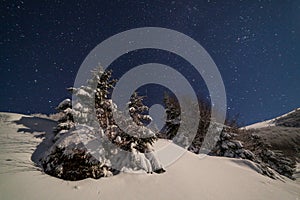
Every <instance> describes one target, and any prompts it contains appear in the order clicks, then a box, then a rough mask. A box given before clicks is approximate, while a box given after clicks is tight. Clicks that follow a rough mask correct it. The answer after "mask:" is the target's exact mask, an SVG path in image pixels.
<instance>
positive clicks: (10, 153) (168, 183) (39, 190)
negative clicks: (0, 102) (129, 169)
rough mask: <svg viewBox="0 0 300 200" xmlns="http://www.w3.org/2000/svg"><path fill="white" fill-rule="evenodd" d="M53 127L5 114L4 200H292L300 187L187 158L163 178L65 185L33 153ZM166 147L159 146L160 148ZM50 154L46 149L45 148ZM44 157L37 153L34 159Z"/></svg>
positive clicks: (239, 167) (245, 168) (215, 160)
mask: <svg viewBox="0 0 300 200" xmlns="http://www.w3.org/2000/svg"><path fill="white" fill-rule="evenodd" d="M54 124H55V123H54V122H51V121H50V120H47V119H41V118H36V117H30V116H24V115H18V114H11V113H0V144H1V145H0V199H1V200H6V199H30V200H35V199H44V200H46V199H51V200H52V199H57V200H60V199H64V200H68V199H70V200H76V199H90V200H94V199H101V200H102V199H104V200H105V199H110V200H111V199H112V200H113V199H130V200H135V199H137V200H140V199H145V200H150V199H151V200H152V199H174V200H176V199H188V200H190V199H197V200H198V199H203V200H206V199H213V200H218V199H226V200H227V199H231V200H234V199H246V200H247V199H249V200H250V199H256V200H257V199H264V200H265V199H272V200H276V199H278V200H279V199H280V200H282V199H285V200H288V199H291V200H296V199H299V198H300V185H299V184H297V183H296V182H293V181H290V180H288V179H285V178H283V180H284V181H280V180H273V179H270V178H268V177H265V176H262V175H260V174H258V173H257V172H256V171H255V167H253V165H252V163H251V162H250V161H245V160H238V159H230V158H221V157H204V158H202V159H200V158H199V157H197V156H196V155H195V154H192V153H190V152H186V153H185V154H184V155H183V156H182V157H181V158H180V159H179V160H178V161H177V162H175V163H174V164H173V165H171V166H170V167H168V168H167V172H166V173H164V174H126V173H121V174H119V175H116V176H113V177H109V178H101V179H99V180H94V179H85V180H82V181H76V182H70V181H63V180H61V179H57V178H54V177H50V176H48V175H46V174H43V173H42V172H41V171H39V170H38V168H36V167H34V162H32V158H31V156H32V153H33V152H34V151H35V149H36V146H37V145H39V143H40V142H41V141H42V139H43V135H44V134H50V132H51V129H52V127H53V126H54ZM165 143H166V141H163V140H160V141H159V144H158V145H157V146H162V145H164V144H165ZM44 147H45V148H47V143H45V146H44ZM39 156H41V154H39V153H37V155H35V156H34V159H37V157H39Z"/></svg>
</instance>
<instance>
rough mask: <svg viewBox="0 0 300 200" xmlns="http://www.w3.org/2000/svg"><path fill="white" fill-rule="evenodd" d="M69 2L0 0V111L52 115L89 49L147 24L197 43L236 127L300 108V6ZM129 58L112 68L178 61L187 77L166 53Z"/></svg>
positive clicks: (283, 3) (295, 3) (282, 3)
mask: <svg viewBox="0 0 300 200" xmlns="http://www.w3.org/2000/svg"><path fill="white" fill-rule="evenodd" d="M68 2H69V1H35V2H31V1H25V0H24V1H9V0H8V1H3V0H2V1H1V3H0V15H1V18H0V24H1V26H0V34H1V37H0V51H1V52H0V76H1V79H0V80H1V81H0V83H1V85H0V94H1V96H0V111H9V112H18V113H53V112H55V110H54V107H55V106H56V105H57V104H58V103H59V102H60V101H61V100H63V99H64V98H65V97H68V96H70V94H68V92H67V91H66V90H65V88H66V87H69V86H72V85H73V82H74V79H75V76H76V73H77V70H78V69H79V67H80V64H81V63H82V61H83V60H84V58H85V57H86V56H87V54H88V53H89V52H90V51H91V50H92V49H93V48H94V47H95V46H96V45H98V44H99V43H100V42H102V41H103V40H105V39H107V38H108V37H110V36H112V35H114V34H116V33H119V32H122V31H125V30H128V29H132V28H137V27H145V26H155V27H165V28H169V29H174V30H177V31H180V32H182V33H184V34H186V35H188V36H190V37H192V38H193V39H195V40H196V41H198V42H199V43H200V44H201V45H202V46H203V47H204V48H205V49H206V50H207V52H208V53H209V54H210V55H211V57H212V58H213V60H214V61H215V63H216V65H217V66H218V68H219V70H220V72H221V75H222V77H223V81H224V84H225V87H226V93H227V98H228V112H229V114H232V115H233V114H236V113H240V115H241V118H240V121H241V122H243V123H245V124H249V123H252V122H256V121H260V120H264V119H267V118H272V117H274V116H277V115H279V114H282V113H285V112H287V111H290V110H292V109H294V108H297V107H300V101H299V99H300V56H299V55H300V23H299V22H300V1H298V0H294V1H288V0H287V1H271V0H269V1H236V0H234V1H213V0H211V1H196V0H194V1H187V0H184V1H183V0H181V1H77V2H76V1H72V3H68ZM70 2H71V1H70ZM142 53H143V52H142ZM134 56H135V54H134V53H133V54H131V58H130V59H129V60H131V61H127V62H126V59H125V60H124V59H123V60H122V61H120V62H119V63H120V64H124V65H128V64H129V65H130V64H131V63H139V64H141V63H146V62H149V61H151V59H153V60H155V61H156V62H160V63H165V64H172V63H173V65H176V63H177V65H178V63H180V64H182V65H180V67H178V69H179V70H182V71H187V73H188V70H185V69H188V67H189V66H188V64H187V65H185V64H184V61H178V62H177V58H176V57H174V56H172V55H168V54H166V53H164V52H153V51H152V52H151V51H149V52H145V53H144V56H138V57H137V56H136V57H134ZM137 58H138V59H137ZM150 58H151V59H150ZM143 59H145V60H143ZM132 60H136V61H135V62H133V61H132ZM199 79H200V78H199ZM198 90H201V89H199V88H198Z"/></svg>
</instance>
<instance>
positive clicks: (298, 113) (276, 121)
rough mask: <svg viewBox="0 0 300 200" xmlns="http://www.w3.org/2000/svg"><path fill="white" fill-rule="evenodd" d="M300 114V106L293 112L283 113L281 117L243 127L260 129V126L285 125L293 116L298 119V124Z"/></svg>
mask: <svg viewBox="0 0 300 200" xmlns="http://www.w3.org/2000/svg"><path fill="white" fill-rule="evenodd" d="M299 116H300V108H297V109H295V110H293V111H291V112H288V113H286V114H284V115H281V116H279V117H276V118H273V119H269V120H266V121H262V122H258V123H255V124H251V125H248V126H245V127H243V129H259V128H266V127H272V126H277V125H283V126H284V122H286V121H288V120H289V121H290V119H291V118H293V119H294V121H296V120H297V124H298V123H300V122H299V119H300V118H299ZM293 123H294V124H295V123H296V122H293Z"/></svg>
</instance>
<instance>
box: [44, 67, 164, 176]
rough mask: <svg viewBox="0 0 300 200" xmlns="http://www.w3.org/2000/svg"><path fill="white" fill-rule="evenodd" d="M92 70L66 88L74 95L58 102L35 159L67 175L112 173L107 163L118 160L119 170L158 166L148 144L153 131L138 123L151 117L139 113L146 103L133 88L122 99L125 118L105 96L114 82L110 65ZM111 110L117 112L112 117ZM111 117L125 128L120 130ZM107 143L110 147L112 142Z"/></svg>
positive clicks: (159, 170)
mask: <svg viewBox="0 0 300 200" xmlns="http://www.w3.org/2000/svg"><path fill="white" fill-rule="evenodd" d="M92 73H93V77H92V79H90V80H88V84H87V85H85V86H81V87H79V88H69V89H68V90H70V91H71V92H72V93H73V97H75V99H73V107H72V106H71V100H70V99H66V100H64V101H63V102H62V103H60V104H59V106H58V110H59V111H60V112H61V113H62V114H61V115H62V117H61V119H60V120H59V123H58V125H57V127H56V129H55V134H56V136H55V143H54V144H53V145H52V147H51V148H50V149H49V151H48V153H47V154H46V156H45V157H44V158H43V159H42V160H41V163H42V166H43V168H44V171H45V172H46V173H48V174H50V175H53V176H56V177H60V178H63V179H67V180H79V179H83V178H88V177H92V178H100V177H102V176H110V175H113V174H114V173H117V172H118V170H115V169H113V168H112V167H113V166H112V163H118V165H120V166H119V167H121V170H129V171H135V170H144V171H146V172H148V173H149V172H157V173H162V172H164V169H163V167H162V165H161V164H160V162H159V161H158V159H157V158H156V155H155V152H154V150H153V148H152V144H153V142H154V141H155V139H156V134H155V133H153V132H152V131H151V130H150V129H148V128H147V127H145V126H144V124H143V122H145V121H147V120H151V118H150V116H148V115H145V114H144V113H143V112H144V111H146V110H147V109H148V108H147V107H146V106H145V105H143V103H142V99H143V97H139V96H138V95H137V94H136V93H134V94H133V95H132V97H131V99H130V102H129V103H128V106H129V111H130V116H131V120H130V119H128V118H126V117H124V115H122V113H121V112H120V111H117V108H116V105H115V104H114V103H113V102H112V100H111V99H110V97H109V94H110V90H111V89H113V86H114V84H115V83H116V80H114V79H112V71H103V70H102V69H101V68H98V69H96V70H94V71H93V72H92ZM93 85H96V90H93V89H92V88H93ZM113 112H116V113H119V115H117V119H115V118H114V117H115V116H114V115H113ZM116 120H117V122H118V123H123V126H122V127H126V129H125V130H122V129H121V128H120V127H119V126H118V123H116ZM132 121H134V123H132ZM128 133H134V134H128ZM99 138H100V140H99ZM96 141H97V142H98V143H97V142H96ZM99 141H101V143H99ZM95 142H96V144H97V146H96V151H97V152H96V153H95V152H94V151H95V149H92V150H93V153H94V154H96V155H98V156H96V157H95V155H94V154H93V153H92V151H91V150H90V149H89V147H91V146H92V148H95ZM110 143H112V144H114V145H115V147H114V148H112V147H111V145H110ZM93 145H94V146H93ZM118 148H120V149H122V150H125V151H127V152H131V153H130V154H126V156H125V154H124V153H123V154H122V153H118V152H120V151H119V149H118Z"/></svg>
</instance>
